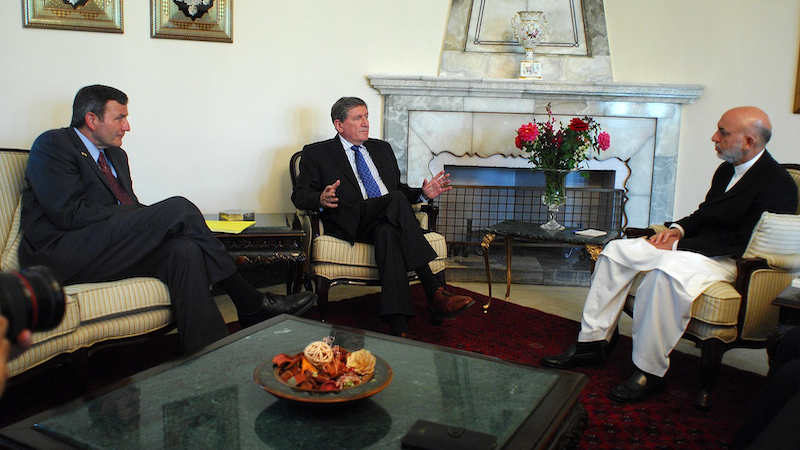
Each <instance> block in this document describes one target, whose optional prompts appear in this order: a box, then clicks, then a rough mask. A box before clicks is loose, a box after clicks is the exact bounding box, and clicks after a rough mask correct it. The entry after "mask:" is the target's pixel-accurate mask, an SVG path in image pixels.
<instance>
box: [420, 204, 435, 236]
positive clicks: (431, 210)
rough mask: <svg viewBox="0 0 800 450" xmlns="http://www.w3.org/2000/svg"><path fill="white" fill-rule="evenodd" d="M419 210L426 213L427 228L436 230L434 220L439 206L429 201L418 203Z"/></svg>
mask: <svg viewBox="0 0 800 450" xmlns="http://www.w3.org/2000/svg"><path fill="white" fill-rule="evenodd" d="M419 210H420V212H424V213H425V214H427V215H428V230H429V231H436V220H437V219H438V218H439V207H438V206H434V205H433V204H431V203H419Z"/></svg>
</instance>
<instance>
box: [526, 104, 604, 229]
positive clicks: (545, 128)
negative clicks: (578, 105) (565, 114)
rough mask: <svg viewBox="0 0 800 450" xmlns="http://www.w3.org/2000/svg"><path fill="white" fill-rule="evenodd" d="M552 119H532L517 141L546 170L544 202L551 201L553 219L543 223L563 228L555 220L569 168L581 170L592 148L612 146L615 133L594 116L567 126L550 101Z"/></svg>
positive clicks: (579, 119) (533, 160)
mask: <svg viewBox="0 0 800 450" xmlns="http://www.w3.org/2000/svg"><path fill="white" fill-rule="evenodd" d="M547 116H548V119H547V121H545V122H531V123H528V124H525V125H522V126H521V127H519V129H518V130H517V137H516V140H515V145H516V146H517V148H518V149H520V150H524V151H526V152H528V153H530V156H528V159H529V160H530V162H531V164H533V166H534V169H535V170H541V171H543V172H544V180H545V186H544V193H543V194H542V203H544V204H545V205H547V208H548V213H549V216H550V220H549V221H548V222H547V223H545V224H542V228H544V229H547V230H563V229H564V226H562V225H561V224H559V223H558V222H557V221H556V220H555V216H556V214H557V213H558V208H559V206H560V205H563V204H564V202H565V201H566V187H565V184H564V183H565V179H566V175H567V173H568V172H570V171H573V170H577V169H578V165H579V164H580V163H581V162H583V161H585V160H586V159H587V158H588V157H589V152H590V150H596V151H597V152H600V151H605V150H608V148H609V146H610V145H611V136H609V135H608V133H606V132H605V131H600V124H598V123H597V122H595V121H594V119H592V118H591V117H584V118H579V117H575V118H573V119H572V120H570V121H569V125H568V126H567V127H564V126H563V125H561V123H560V122H559V123H558V125H556V119H555V118H554V117H553V113H552V111H551V110H550V105H549V104H548V105H547Z"/></svg>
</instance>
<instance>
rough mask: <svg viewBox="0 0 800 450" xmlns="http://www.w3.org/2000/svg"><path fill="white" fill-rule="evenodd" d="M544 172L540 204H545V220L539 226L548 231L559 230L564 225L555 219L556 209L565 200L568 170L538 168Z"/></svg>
mask: <svg viewBox="0 0 800 450" xmlns="http://www.w3.org/2000/svg"><path fill="white" fill-rule="evenodd" d="M540 170H541V171H542V173H544V192H543V193H542V204H543V205H545V206H547V219H548V220H547V222H545V223H543V224H542V225H541V227H542V228H543V229H545V230H548V231H561V230H563V229H564V225H561V224H560V223H558V221H557V220H556V215H557V214H558V209H559V208H560V207H561V206H562V205H564V204H565V203H566V202H567V185H566V181H567V174H568V173H569V172H570V171H569V170H559V169H540Z"/></svg>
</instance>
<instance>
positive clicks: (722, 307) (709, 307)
mask: <svg viewBox="0 0 800 450" xmlns="http://www.w3.org/2000/svg"><path fill="white" fill-rule="evenodd" d="M646 274H647V272H642V273H640V274H638V275H637V276H636V278H634V280H633V285H632V287H631V290H630V293H629V296H628V302H627V306H628V307H629V309H630V310H632V309H633V298H634V297H635V296H636V289H637V288H638V287H639V285H640V284H641V283H642V280H643V279H644V276H645V275H646ZM741 303H742V295H741V294H739V292H737V291H736V289H734V288H733V285H732V284H730V283H725V282H722V281H717V282H716V283H713V284H711V286H709V287H708V288H707V289H706V290H705V291H704V292H703V293H702V294H700V297H698V298H697V300H695V301H694V304H692V319H696V320H700V321H702V322H704V323H707V324H710V325H717V326H720V325H721V326H734V325H736V324H737V323H738V321H739V307H740V306H741ZM734 337H735V336H734Z"/></svg>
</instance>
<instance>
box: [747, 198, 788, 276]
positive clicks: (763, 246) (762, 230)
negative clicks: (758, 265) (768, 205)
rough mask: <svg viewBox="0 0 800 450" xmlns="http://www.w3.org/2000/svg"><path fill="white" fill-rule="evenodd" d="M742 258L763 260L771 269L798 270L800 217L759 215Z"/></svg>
mask: <svg viewBox="0 0 800 450" xmlns="http://www.w3.org/2000/svg"><path fill="white" fill-rule="evenodd" d="M743 257H744V258H764V259H766V260H767V262H768V263H769V265H770V266H772V267H775V268H779V269H784V270H790V271H798V270H800V216H797V215H794V214H775V213H770V212H765V213H763V214H761V219H759V221H758V223H757V224H756V227H755V230H754V231H753V235H752V236H751V237H750V242H749V243H748V244H747V249H746V250H745V252H744V255H743Z"/></svg>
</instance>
